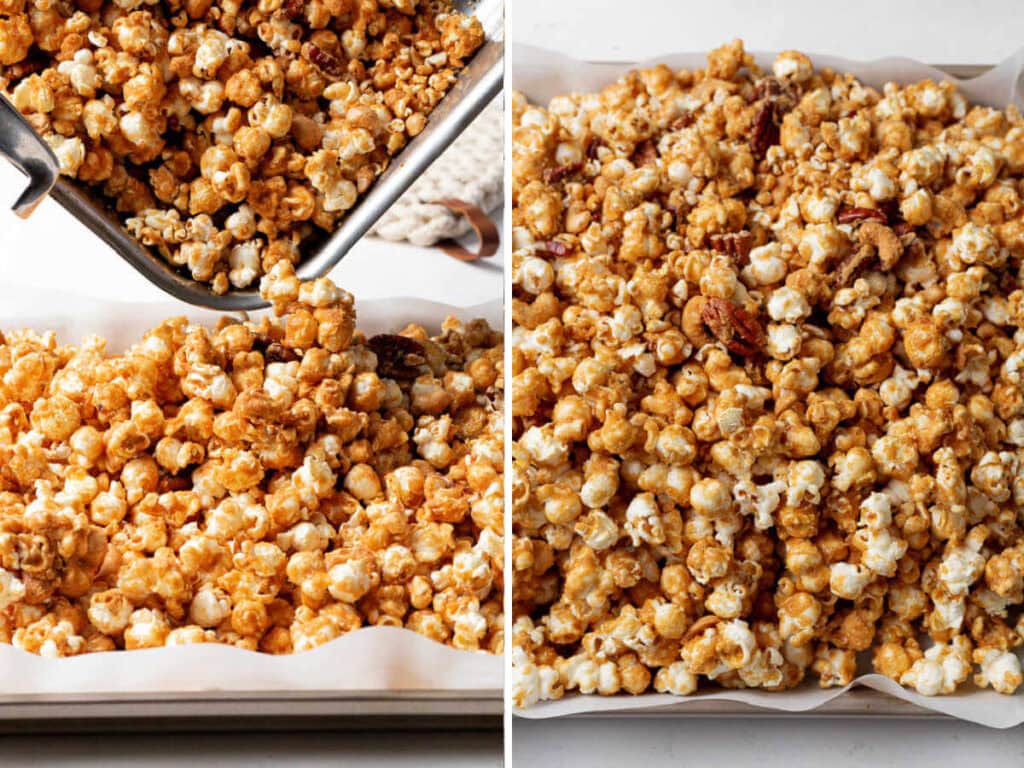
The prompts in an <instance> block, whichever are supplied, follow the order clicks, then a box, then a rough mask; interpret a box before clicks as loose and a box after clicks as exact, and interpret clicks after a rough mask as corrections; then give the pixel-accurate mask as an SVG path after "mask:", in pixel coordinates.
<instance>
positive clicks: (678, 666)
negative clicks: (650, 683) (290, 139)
mask: <svg viewBox="0 0 1024 768" xmlns="http://www.w3.org/2000/svg"><path fill="white" fill-rule="evenodd" d="M654 690H656V691H658V693H671V694H673V695H674V696H689V695H690V694H691V693H693V692H694V691H696V690H697V676H696V675H695V674H693V673H692V672H691V671H690V670H688V669H687V668H686V664H684V663H683V662H681V661H676V662H673V663H672V664H670V665H668V666H667V667H662V668H661V669H659V670H658V673H657V674H656V675H655V676H654Z"/></svg>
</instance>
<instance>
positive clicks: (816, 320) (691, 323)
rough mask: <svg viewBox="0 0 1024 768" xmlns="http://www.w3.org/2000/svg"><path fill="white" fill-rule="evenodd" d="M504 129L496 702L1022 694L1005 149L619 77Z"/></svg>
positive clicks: (754, 96)
mask: <svg viewBox="0 0 1024 768" xmlns="http://www.w3.org/2000/svg"><path fill="white" fill-rule="evenodd" d="M512 112H513V132H514V133H513V166H512V176H513V187H512V190H513V213H512V221H513V262H512V273H513V302H512V313H513V336H512V372H511V373H512V414H513V441H514V443H513V447H512V455H513V465H512V472H513V479H512V503H513V518H512V519H513V536H514V539H513V543H512V569H513V585H514V588H513V595H514V599H513V629H512V633H513V637H512V647H513V670H514V675H513V683H512V685H513V692H512V695H513V701H514V702H515V703H516V705H517V706H520V707H526V706H530V705H531V704H534V703H536V702H538V701H541V700H545V699H556V698H559V697H561V696H563V695H564V694H565V693H566V692H568V691H578V692H581V693H599V694H602V695H608V694H615V693H620V692H623V691H625V692H628V693H632V694H635V693H640V692H643V691H647V690H652V689H653V690H657V691H664V692H671V693H675V694H678V695H687V694H690V693H692V692H693V691H695V690H697V688H698V685H700V684H703V683H704V681H713V682H714V683H715V684H717V685H721V686H727V687H738V686H743V687H759V688H764V689H767V690H780V689H786V688H791V687H793V686H796V685H798V684H799V683H800V682H801V681H802V680H804V679H805V678H806V677H810V678H811V679H815V678H816V679H817V681H818V682H819V684H820V685H822V686H833V685H845V684H846V683H848V682H849V681H850V680H851V679H852V677H853V676H854V675H855V674H856V671H857V669H858V663H860V664H862V665H863V664H868V665H870V664H871V663H873V664H874V667H875V669H876V670H877V671H879V672H880V673H882V674H885V675H887V676H889V677H891V678H892V679H894V680H897V681H898V682H900V683H901V684H903V685H906V686H911V687H914V688H915V689H916V690H917V691H919V692H921V693H924V694H927V695H936V694H941V693H950V692H952V691H955V690H957V688H958V686H959V685H960V684H961V683H963V682H964V681H966V680H967V679H968V677H970V676H971V674H972V672H974V673H975V674H974V678H973V679H974V681H975V682H976V683H977V684H978V685H981V686H992V687H993V689H995V690H998V691H1001V692H1006V693H1009V692H1012V691H1013V690H1014V689H1016V687H1017V686H1018V685H1020V683H1021V669H1020V663H1019V661H1018V659H1017V656H1016V655H1015V653H1014V652H1013V649H1014V648H1016V647H1017V646H1019V645H1021V643H1022V642H1024V634H1022V631H1024V624H1022V623H1021V622H1020V621H1019V615H1020V606H1021V604H1022V603H1024V556H1022V553H1024V536H1022V529H1021V525H1020V513H1021V511H1022V509H1024V483H1022V480H1021V477H1022V467H1024V396H1022V394H1021V393H1022V391H1024V390H1022V386H1024V379H1022V376H1024V292H1022V290H1021V289H1020V280H1021V277H1022V271H1021V270H1022V262H1024V203H1022V197H1021V196H1022V191H1024V187H1022V174H1024V120H1022V118H1021V116H1020V114H1019V113H1018V112H1017V110H1016V109H1014V108H1012V107H1010V108H1008V109H1006V110H996V109H989V108H985V107H975V106H971V105H969V104H968V103H967V102H966V101H965V100H964V98H963V97H962V96H961V95H960V94H958V93H957V92H956V91H955V89H954V88H953V86H952V85H951V84H949V83H941V84H937V83H934V82H929V81H925V82H920V83H913V84H908V85H905V86H901V85H897V84H888V85H886V86H885V88H884V89H883V90H882V91H881V92H879V91H876V90H874V89H873V88H870V87H867V86H865V85H863V84H862V83H860V82H858V81H857V80H856V78H854V77H853V76H851V75H847V74H841V73H836V72H831V71H828V70H824V71H815V69H814V67H813V66H812V63H811V61H810V59H808V57H806V56H804V55H803V54H801V53H798V52H795V51H787V52H784V53H782V54H780V55H779V56H778V58H777V59H776V60H775V62H774V64H773V65H772V71H771V72H763V71H761V70H760V69H759V68H758V67H757V66H756V65H755V64H754V62H753V60H752V58H751V57H750V56H749V55H748V54H747V53H746V52H745V51H744V49H743V45H742V43H741V42H740V41H735V42H733V43H730V44H728V45H725V46H723V47H721V48H719V49H717V50H715V51H712V52H711V53H710V54H709V55H708V65H707V68H706V69H702V70H695V71H681V72H675V71H672V70H671V69H669V68H667V67H664V66H661V67H654V68H651V69H645V70H640V71H634V72H629V73H628V74H626V75H624V76H623V77H622V78H620V79H619V80H618V81H617V82H615V83H613V84H610V85H609V86H607V87H606V88H605V89H604V90H602V91H601V92H599V93H586V94H570V95H565V96H559V97H557V98H555V99H553V100H552V101H551V102H550V103H549V104H548V105H547V106H546V107H544V106H539V105H534V104H530V103H528V101H527V100H526V98H525V97H524V96H523V95H522V94H515V95H513V97H512Z"/></svg>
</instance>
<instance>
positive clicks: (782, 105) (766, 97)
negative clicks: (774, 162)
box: [750, 77, 800, 159]
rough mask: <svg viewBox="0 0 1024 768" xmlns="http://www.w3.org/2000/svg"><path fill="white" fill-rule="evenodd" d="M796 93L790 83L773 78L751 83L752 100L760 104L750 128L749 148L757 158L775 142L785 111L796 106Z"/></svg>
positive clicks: (777, 140) (797, 96)
mask: <svg viewBox="0 0 1024 768" xmlns="http://www.w3.org/2000/svg"><path fill="white" fill-rule="evenodd" d="M799 95H800V92H799V90H798V89H797V88H796V86H794V85H793V84H791V83H784V82H782V81H781V80H779V79H778V78H776V77H763V78H761V79H760V80H758V81H757V82H756V83H754V88H753V90H752V91H751V101H752V103H760V105H761V106H760V107H759V108H758V110H757V113H756V114H755V115H754V124H753V126H752V127H751V130H750V151H751V153H753V155H754V157H755V158H756V159H761V158H763V157H764V156H765V154H766V153H767V152H768V149H769V148H770V147H773V146H775V145H776V144H778V143H779V126H780V125H781V124H782V118H783V117H784V116H785V114H786V113H787V112H789V111H790V110H791V109H793V107H795V106H796V104H797V101H798V99H799Z"/></svg>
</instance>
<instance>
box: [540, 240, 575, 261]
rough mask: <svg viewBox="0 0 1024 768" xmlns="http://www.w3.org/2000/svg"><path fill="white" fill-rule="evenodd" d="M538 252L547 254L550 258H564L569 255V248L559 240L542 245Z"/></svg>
mask: <svg viewBox="0 0 1024 768" xmlns="http://www.w3.org/2000/svg"><path fill="white" fill-rule="evenodd" d="M537 250H538V251H542V252H543V253H546V254H547V255H548V256H555V257H562V256H568V255H569V246H568V245H566V244H565V243H563V242H560V241H558V240H548V241H547V242H544V243H541V244H540V246H539V247H538V248H537Z"/></svg>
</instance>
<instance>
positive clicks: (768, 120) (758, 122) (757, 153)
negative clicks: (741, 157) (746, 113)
mask: <svg viewBox="0 0 1024 768" xmlns="http://www.w3.org/2000/svg"><path fill="white" fill-rule="evenodd" d="M778 143H779V126H778V124H777V123H776V122H775V106H774V105H773V104H771V103H770V102H765V103H764V104H762V105H761V107H760V108H759V109H758V110H757V114H756V115H755V116H754V126H753V128H751V130H750V151H751V153H752V154H753V155H754V157H756V158H758V159H760V158H762V157H764V156H765V155H766V154H767V153H768V149H769V148H770V147H773V146H775V145H776V144H778Z"/></svg>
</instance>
